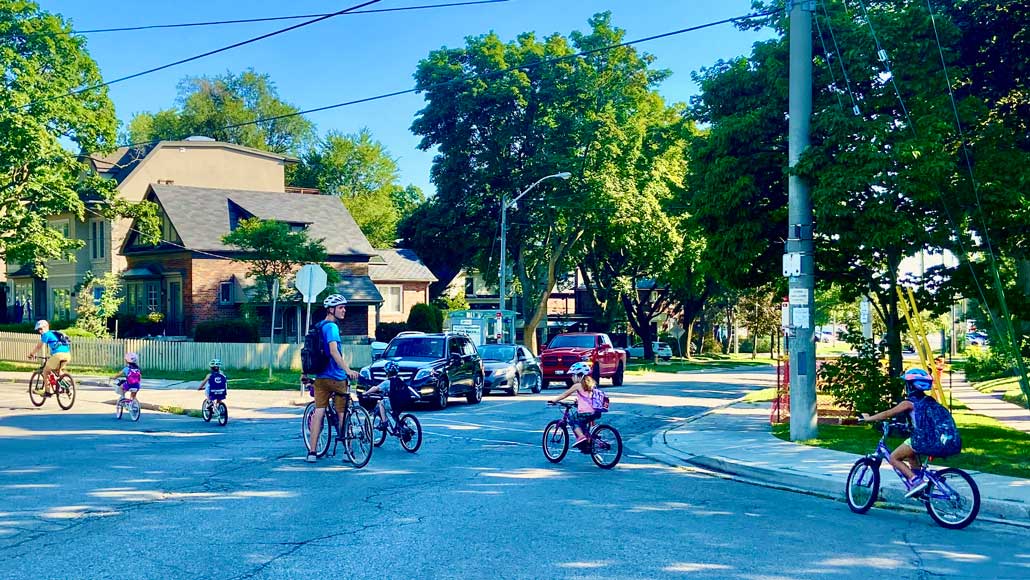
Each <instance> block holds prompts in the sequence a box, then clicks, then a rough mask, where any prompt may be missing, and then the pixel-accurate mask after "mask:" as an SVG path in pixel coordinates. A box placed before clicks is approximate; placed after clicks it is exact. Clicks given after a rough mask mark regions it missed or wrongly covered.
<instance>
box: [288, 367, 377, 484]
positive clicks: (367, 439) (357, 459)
mask: <svg viewBox="0 0 1030 580" xmlns="http://www.w3.org/2000/svg"><path fill="white" fill-rule="evenodd" d="M301 384H303V385H304V386H306V387H307V390H308V395H309V396H312V397H314V396H315V387H314V381H311V380H310V379H307V380H304V379H302V380H301ZM341 396H343V395H341ZM336 397H337V393H332V394H331V396H330V397H329V406H328V407H326V409H325V414H324V415H323V416H322V430H321V432H320V433H319V435H318V441H317V442H316V446H315V449H313V451H314V452H315V455H316V456H318V457H324V456H326V455H327V454H328V453H329V443H330V441H332V442H333V443H334V444H333V457H335V456H336V447H337V445H338V444H339V443H340V441H341V439H342V440H343V451H344V454H345V455H346V456H347V460H348V461H350V462H351V463H352V464H353V465H354V467H355V468H358V469H360V468H362V467H364V466H366V465H368V462H369V460H371V459H372V447H373V445H372V419H371V417H369V415H368V411H366V410H365V409H363V408H362V407H361V405H359V404H357V402H356V401H354V400H353V397H352V396H351V395H347V397H348V398H350V399H351V404H348V405H347V407H346V415H345V416H344V434H343V436H342V438H341V437H340V435H339V433H337V436H336V437H335V438H333V437H332V432H333V430H336V429H338V427H337V426H338V425H339V414H338V413H337V411H336ZM314 413H315V402H314V401H312V402H310V403H308V405H307V407H305V408H304V415H303V416H302V417H301V426H300V433H301V437H303V438H304V447H305V449H306V448H307V447H308V445H309V441H311V422H312V415H314Z"/></svg>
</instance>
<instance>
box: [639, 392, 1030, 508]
mask: <svg viewBox="0 0 1030 580" xmlns="http://www.w3.org/2000/svg"><path fill="white" fill-rule="evenodd" d="M956 398H957V394H956ZM770 407H771V404H770V403H735V404H731V405H728V406H725V407H721V408H717V409H714V410H712V411H709V412H708V413H705V414H702V415H699V416H697V417H694V418H692V419H690V420H687V421H685V422H683V423H681V424H679V425H677V426H675V427H671V428H668V429H665V430H662V431H658V432H657V433H655V434H653V435H652V436H651V437H650V441H647V440H645V441H642V442H640V443H641V446H642V447H643V448H644V449H643V452H644V454H645V455H649V456H651V457H653V458H655V459H658V460H660V461H663V462H666V463H670V464H673V465H683V464H689V465H694V466H698V467H702V468H705V469H710V470H713V471H718V472H722V473H726V474H729V475H732V476H735V477H738V478H741V479H743V480H746V481H749V482H753V483H758V484H760V485H766V486H769V487H775V488H779V489H787V490H790V491H797V492H801V493H809V494H814V495H820V496H824V497H829V498H832V499H836V500H841V501H843V499H844V482H845V480H846V479H847V476H848V472H849V470H850V469H851V466H852V464H853V463H854V462H855V461H856V460H857V459H858V458H859V456H858V455H854V454H851V453H844V452H841V451H832V450H829V449H821V448H818V447H809V446H807V445H799V444H796V443H791V442H788V441H783V440H781V439H778V438H776V437H774V436H773V435H772V433H771V431H770V428H769V410H770ZM870 451H872V449H870ZM882 471H883V477H881V478H880V479H881V491H880V498H881V501H884V502H886V503H887V504H889V505H891V506H905V507H911V508H915V509H920V508H921V504H920V503H918V502H915V501H913V500H907V499H905V498H904V491H905V490H904V487H903V486H902V484H901V481H900V480H899V479H898V478H897V477H896V476H895V475H894V473H893V471H892V470H891V468H890V466H889V465H887V463H886V462H885V463H884V464H883V467H882ZM970 474H971V475H973V477H974V478H975V479H976V483H977V486H978V487H979V488H980V499H981V507H980V514H979V516H978V518H980V519H996V520H1003V521H1006V522H1010V523H1014V524H1019V525H1023V526H1028V527H1030V480H1027V479H1018V478H1013V477H1004V476H1000V475H993V474H988V473H978V472H970Z"/></svg>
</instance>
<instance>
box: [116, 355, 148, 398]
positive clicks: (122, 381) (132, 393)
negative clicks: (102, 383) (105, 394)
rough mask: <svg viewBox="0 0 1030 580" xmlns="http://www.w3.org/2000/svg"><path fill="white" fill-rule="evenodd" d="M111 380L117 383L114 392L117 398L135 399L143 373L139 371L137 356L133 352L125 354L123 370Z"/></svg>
mask: <svg viewBox="0 0 1030 580" xmlns="http://www.w3.org/2000/svg"><path fill="white" fill-rule="evenodd" d="M112 378H113V379H115V380H117V381H118V383H117V386H116V387H115V389H114V391H115V392H116V393H118V397H119V398H128V399H129V400H132V399H135V398H136V393H138V392H139V388H140V383H141V382H142V381H143V373H142V372H141V371H140V369H139V355H138V354H136V353H134V352H127V353H125V368H123V369H122V372H120V373H118V374H117V375H115V376H113V377H112ZM126 393H128V396H127V397H126Z"/></svg>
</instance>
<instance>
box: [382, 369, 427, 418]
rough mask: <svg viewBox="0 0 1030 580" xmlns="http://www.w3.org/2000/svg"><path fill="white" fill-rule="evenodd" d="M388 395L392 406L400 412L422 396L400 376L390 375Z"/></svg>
mask: <svg viewBox="0 0 1030 580" xmlns="http://www.w3.org/2000/svg"><path fill="white" fill-rule="evenodd" d="M387 395H389V397H390V406H391V407H393V408H394V411H398V412H399V411H403V410H405V409H407V408H409V407H410V406H411V405H412V403H414V402H415V401H418V400H419V399H420V398H422V397H421V395H419V393H418V391H416V390H415V389H413V388H411V387H409V386H408V384H407V383H405V382H404V379H402V378H400V377H390V390H389V392H388V393H387Z"/></svg>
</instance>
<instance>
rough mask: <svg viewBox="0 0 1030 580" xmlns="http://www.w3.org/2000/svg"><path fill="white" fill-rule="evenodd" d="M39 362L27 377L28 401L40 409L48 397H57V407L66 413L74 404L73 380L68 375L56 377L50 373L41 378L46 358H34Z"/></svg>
mask: <svg viewBox="0 0 1030 580" xmlns="http://www.w3.org/2000/svg"><path fill="white" fill-rule="evenodd" d="M32 358H33V359H36V360H38V361H40V362H39V368H38V369H36V370H35V371H34V372H33V373H32V376H30V377H29V401H31V402H32V405H33V406H36V407H42V406H43V403H45V402H46V400H47V398H48V397H57V406H59V407H61V409H63V410H65V411H67V410H68V409H71V408H72V405H74V404H75V379H73V378H72V376H71V375H70V374H68V373H61V375H60V376H57V374H56V373H54V371H50V372H49V373H48V374H47V376H46V377H45V378H44V377H43V368H44V367H45V366H46V361H47V357H45V356H34V357H32Z"/></svg>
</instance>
